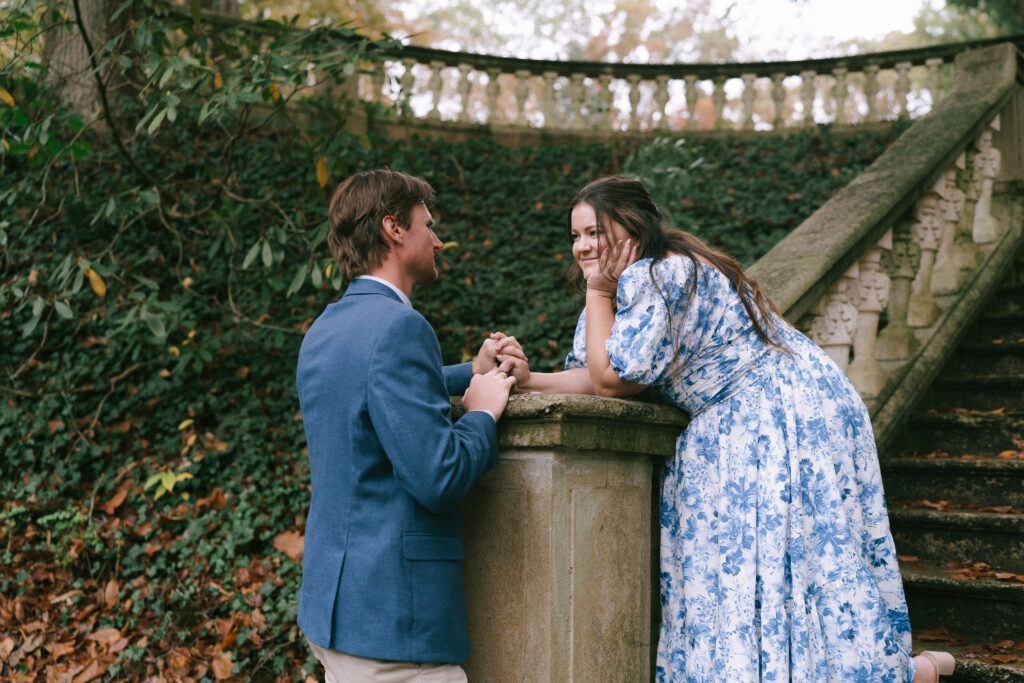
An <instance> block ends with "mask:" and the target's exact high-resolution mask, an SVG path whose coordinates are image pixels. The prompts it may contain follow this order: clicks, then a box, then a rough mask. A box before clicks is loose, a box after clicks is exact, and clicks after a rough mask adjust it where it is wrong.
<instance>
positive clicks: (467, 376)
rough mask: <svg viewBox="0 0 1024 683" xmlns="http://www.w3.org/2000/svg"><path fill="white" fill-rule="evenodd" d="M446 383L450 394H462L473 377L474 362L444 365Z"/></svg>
mask: <svg viewBox="0 0 1024 683" xmlns="http://www.w3.org/2000/svg"><path fill="white" fill-rule="evenodd" d="M443 372H444V384H445V388H446V389H447V390H448V395H449V396H462V395H463V394H464V393H466V389H468V388H469V380H471V379H473V363H459V364H458V365H446V366H444V370H443Z"/></svg>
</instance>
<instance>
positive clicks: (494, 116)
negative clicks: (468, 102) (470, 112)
mask: <svg viewBox="0 0 1024 683" xmlns="http://www.w3.org/2000/svg"><path fill="white" fill-rule="evenodd" d="M500 74H501V69H498V68H496V67H491V68H490V69H488V70H487V91H486V92H487V123H488V124H490V125H494V124H496V123H498V121H499V117H498V87H499V86H498V76H499V75H500Z"/></svg>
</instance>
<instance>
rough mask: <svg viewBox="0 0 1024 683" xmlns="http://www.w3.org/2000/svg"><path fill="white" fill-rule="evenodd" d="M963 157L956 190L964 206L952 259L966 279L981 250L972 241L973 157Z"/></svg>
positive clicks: (976, 202)
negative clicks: (962, 198)
mask: <svg viewBox="0 0 1024 683" xmlns="http://www.w3.org/2000/svg"><path fill="white" fill-rule="evenodd" d="M963 156H964V158H965V161H966V164H965V168H964V171H963V173H961V174H960V176H959V178H958V183H957V189H959V190H960V191H961V192H962V193H963V195H964V206H963V210H962V211H961V212H960V221H959V222H958V223H957V229H956V243H955V246H956V251H955V254H954V257H955V259H956V264H957V265H958V266H960V269H961V270H963V271H964V277H966V276H967V275H968V274H969V273H970V272H971V271H972V270H974V269H975V268H977V267H978V264H979V263H980V262H981V249H980V248H979V247H978V244H977V242H975V241H974V210H975V207H976V206H977V204H978V193H977V192H976V187H975V182H974V158H973V157H974V155H973V154H967V153H966V152H965V153H964V155H963Z"/></svg>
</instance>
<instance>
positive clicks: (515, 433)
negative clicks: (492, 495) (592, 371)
mask: <svg viewBox="0 0 1024 683" xmlns="http://www.w3.org/2000/svg"><path fill="white" fill-rule="evenodd" d="M452 408H453V413H454V414H455V415H456V416H459V415H461V414H462V413H463V409H462V402H461V401H460V400H459V399H458V398H453V399H452ZM688 422H689V417H688V416H687V415H686V413H684V412H683V411H681V410H679V409H678V408H674V407H672V406H669V405H663V404H658V403H649V402H646V401H639V400H627V399H617V398H602V397H599V396H586V395H581V394H519V395H515V396H512V397H511V398H510V399H509V402H508V406H507V407H506V408H505V413H504V415H503V416H502V418H501V422H500V423H499V425H498V441H499V444H500V445H501V446H502V447H503V448H538V449H539V448H556V449H559V450H566V451H595V450H596V451H606V452H609V453H618V454H635V455H657V456H663V457H671V456H672V455H673V454H674V453H675V443H676V439H677V438H678V437H679V434H680V432H682V430H683V428H684V427H685V426H686V424H687V423H688Z"/></svg>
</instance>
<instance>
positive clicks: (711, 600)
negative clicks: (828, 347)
mask: <svg viewBox="0 0 1024 683" xmlns="http://www.w3.org/2000/svg"><path fill="white" fill-rule="evenodd" d="M569 234H570V236H571V238H572V253H573V257H574V258H575V260H576V263H577V264H578V266H579V268H580V269H581V271H582V276H583V277H584V278H585V279H586V283H587V293H586V309H585V310H584V312H583V314H582V315H581V316H580V321H579V324H578V326H577V328H576V338H575V341H574V344H573V350H572V352H571V353H570V354H569V357H568V358H567V360H566V368H567V370H566V371H565V372H561V373H555V374H542V373H533V374H532V375H530V376H529V377H523V378H520V384H519V386H518V389H519V390H520V391H541V392H546V393H557V392H578V393H596V394H600V395H604V396H629V395H633V394H636V393H638V392H639V391H642V390H643V389H645V388H646V387H648V386H650V387H654V388H656V389H657V390H658V391H659V392H660V393H661V394H662V395H663V396H664V397H665V398H667V399H668V400H669V401H671V402H672V403H674V404H675V405H678V406H679V407H681V408H683V409H685V410H687V411H688V412H689V413H690V414H691V416H692V420H691V422H690V424H689V426H688V427H687V428H686V430H685V431H684V432H683V434H682V435H681V436H680V437H679V441H678V443H677V449H676V456H675V458H674V459H673V460H672V461H671V462H670V463H669V464H668V466H667V468H666V471H665V474H664V481H663V486H662V505H661V510H662V512H661V526H662V533H661V609H662V625H661V635H660V640H659V643H658V662H657V674H658V680H659V681H680V680H693V681H756V680H773V681H789V680H793V681H826V680H828V681H914V682H915V683H916V682H918V681H926V682H928V683H930V682H931V681H935V680H936V679H937V676H938V674H939V673H951V672H952V666H953V660H952V657H951V656H950V655H948V654H946V653H927V654H924V655H921V656H919V657H917V658H912V657H911V654H910V646H911V638H910V623H909V620H908V617H907V608H906V601H905V598H904V595H903V586H902V582H901V579H900V573H899V565H898V563H897V560H896V552H895V548H894V546H893V541H892V537H891V535H890V533H889V521H888V517H887V514H886V508H885V501H884V498H883V494H882V480H881V476H880V473H879V467H878V457H877V453H876V450H875V443H874V437H873V434H872V431H871V424H870V421H869V418H868V414H867V410H866V409H865V407H864V404H863V402H862V401H861V399H860V396H859V395H858V394H857V392H856V391H855V390H854V388H853V386H852V385H851V384H850V382H849V381H848V380H847V379H846V377H845V375H844V374H843V373H842V372H841V371H840V370H839V369H838V368H837V367H836V366H835V365H834V364H833V363H832V361H831V360H830V359H829V358H828V356H827V355H826V354H825V353H824V352H823V351H822V350H821V349H819V348H818V347H817V346H816V345H815V344H814V343H813V342H811V341H810V340H809V339H807V338H806V337H805V336H803V335H802V334H800V333H799V332H798V331H797V330H795V329H794V328H793V327H791V326H790V325H789V324H788V323H787V322H786V321H785V320H784V319H783V318H782V316H781V315H779V313H778V312H777V311H776V310H775V308H774V306H773V304H772V303H771V302H770V301H769V300H768V298H767V297H766V296H765V295H764V294H763V293H762V292H761V290H760V289H759V287H758V285H757V283H756V282H754V281H753V280H752V279H750V277H749V276H747V275H746V274H745V273H744V272H743V269H742V268H741V267H740V265H739V264H738V263H737V262H736V261H735V260H734V259H732V258H730V257H729V256H726V255H725V254H723V253H721V252H718V251H716V250H714V249H711V248H709V247H708V246H706V245H705V244H703V243H702V242H701V241H700V240H698V239H697V238H695V237H693V236H692V235H689V234H686V233H683V232H679V231H674V230H665V229H663V227H662V217H661V213H660V212H659V210H658V208H657V206H656V205H655V203H654V201H653V200H652V199H651V197H650V195H649V194H648V192H647V190H646V189H645V188H644V187H643V185H642V184H641V183H640V182H638V181H635V180H630V179H626V178H622V177H609V178H603V179H600V180H597V181H595V182H592V183H590V184H589V185H587V186H586V187H584V188H583V189H582V190H581V191H580V192H579V193H578V194H577V196H576V198H575V199H574V200H573V202H572V204H571V206H570V214H569ZM638 256H639V259H638V258H637V257H638Z"/></svg>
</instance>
